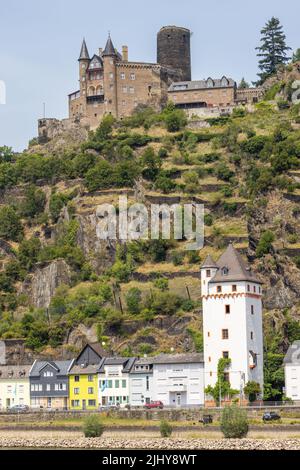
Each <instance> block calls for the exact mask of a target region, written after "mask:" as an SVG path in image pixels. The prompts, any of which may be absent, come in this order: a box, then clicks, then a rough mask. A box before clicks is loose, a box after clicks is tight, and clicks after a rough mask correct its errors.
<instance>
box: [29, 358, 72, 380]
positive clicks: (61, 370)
mask: <svg viewBox="0 0 300 470" xmlns="http://www.w3.org/2000/svg"><path fill="white" fill-rule="evenodd" d="M72 361H73V359H69V360H68V361H52V360H51V361H35V362H34V363H33V366H32V369H31V371H30V377H39V376H40V375H41V373H42V370H43V369H44V368H45V367H46V366H47V365H50V366H51V367H53V368H54V369H55V370H57V375H58V376H62V375H67V373H68V369H69V366H70V365H71V363H72Z"/></svg>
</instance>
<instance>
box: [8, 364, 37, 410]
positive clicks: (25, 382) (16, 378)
mask: <svg viewBox="0 0 300 470" xmlns="http://www.w3.org/2000/svg"><path fill="white" fill-rule="evenodd" d="M30 369H31V365H19V366H16V365H3V366H2V365H0V410H3V409H4V410H6V409H8V408H10V407H11V406H15V405H27V406H30V392H29V372H30Z"/></svg>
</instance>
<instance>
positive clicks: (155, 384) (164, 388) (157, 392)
mask: <svg viewBox="0 0 300 470" xmlns="http://www.w3.org/2000/svg"><path fill="white" fill-rule="evenodd" d="M152 359H153V379H152V397H153V398H152V399H153V400H160V401H162V402H163V404H164V405H165V406H178V407H179V406H199V405H203V404H204V363H203V354H200V353H190V354H170V355H169V354H161V355H159V356H156V357H153V358H152Z"/></svg>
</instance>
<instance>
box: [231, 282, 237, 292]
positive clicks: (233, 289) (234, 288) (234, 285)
mask: <svg viewBox="0 0 300 470" xmlns="http://www.w3.org/2000/svg"><path fill="white" fill-rule="evenodd" d="M236 291H237V287H236V284H233V286H232V292H236Z"/></svg>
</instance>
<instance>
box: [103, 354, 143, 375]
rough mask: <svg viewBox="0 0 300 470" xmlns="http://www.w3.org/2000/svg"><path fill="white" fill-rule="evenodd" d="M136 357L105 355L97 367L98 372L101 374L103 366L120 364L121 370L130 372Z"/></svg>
mask: <svg viewBox="0 0 300 470" xmlns="http://www.w3.org/2000/svg"><path fill="white" fill-rule="evenodd" d="M135 361H136V357H117V356H116V357H106V358H105V359H104V361H103V362H102V363H101V365H100V367H99V373H100V374H101V373H102V372H104V370H105V366H114V365H122V366H123V369H122V372H130V370H131V368H132V366H133V364H134V362H135Z"/></svg>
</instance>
